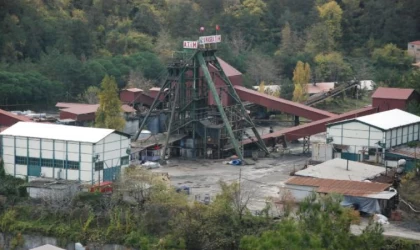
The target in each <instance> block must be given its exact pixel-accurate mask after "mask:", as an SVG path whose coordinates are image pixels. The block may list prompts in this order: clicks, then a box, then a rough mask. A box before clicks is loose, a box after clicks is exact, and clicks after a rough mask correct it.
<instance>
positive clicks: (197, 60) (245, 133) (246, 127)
mask: <svg viewBox="0 0 420 250" xmlns="http://www.w3.org/2000/svg"><path fill="white" fill-rule="evenodd" d="M215 53H216V50H215V49H205V48H201V49H198V50H193V51H191V50H190V52H182V53H178V54H177V56H176V58H175V60H174V61H173V62H172V63H171V64H170V65H169V66H168V77H167V79H166V80H165V82H164V84H163V86H162V87H161V89H160V92H159V93H158V95H157V96H156V98H155V100H154V102H153V104H152V106H151V107H150V109H149V110H148V112H147V114H146V116H145V118H144V119H143V121H142V123H141V125H140V127H139V130H138V132H137V134H136V135H135V136H134V141H136V140H137V138H138V137H139V134H140V133H141V131H142V129H143V128H144V127H145V125H146V123H147V119H148V118H149V117H150V115H151V114H156V113H162V112H163V113H165V114H167V116H168V117H169V119H168V120H167V132H166V140H165V143H164V146H163V151H162V154H163V156H165V153H166V152H167V151H166V149H167V148H168V146H169V145H168V144H169V141H170V137H171V136H173V135H178V136H179V135H185V136H186V137H188V138H192V139H193V141H194V146H193V148H194V157H198V158H207V157H209V154H208V152H209V151H210V152H211V154H210V155H211V157H212V158H222V157H224V156H226V153H227V152H229V150H234V151H235V153H236V155H237V156H238V158H240V159H242V160H243V159H244V153H243V147H242V143H241V141H242V140H243V139H244V138H247V139H248V138H255V139H253V140H254V142H255V144H256V145H257V146H258V147H259V149H260V150H262V151H263V152H265V153H266V154H269V152H268V150H267V148H266V146H265V144H264V142H263V141H262V139H261V137H260V135H259V133H258V131H257V129H256V128H255V124H254V123H253V121H252V120H251V118H250V117H249V115H248V113H247V111H246V109H245V107H244V105H243V104H242V102H241V100H240V99H239V96H238V95H237V93H236V92H235V89H234V88H233V85H232V83H231V82H230V80H229V78H228V77H227V76H226V74H225V72H224V71H223V69H222V67H221V66H220V63H219V61H218V59H217V57H216V55H215ZM210 65H212V66H213V67H214V68H215V69H216V70H217V73H218V74H219V75H220V78H221V79H222V80H223V83H224V86H217V87H216V85H215V83H214V82H213V79H212V77H211V74H210V72H209V66H210ZM210 94H211V95H212V96H213V98H214V101H215V105H209V103H208V98H209V95H210ZM221 95H228V96H229V98H231V100H232V102H233V104H232V105H229V106H223V103H222V101H221ZM161 159H164V157H161Z"/></svg>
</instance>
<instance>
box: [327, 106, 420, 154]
mask: <svg viewBox="0 0 420 250" xmlns="http://www.w3.org/2000/svg"><path fill="white" fill-rule="evenodd" d="M419 130H420V117H418V116H416V115H413V114H410V113H408V112H405V111H402V110H399V109H393V110H389V111H384V112H380V113H376V114H372V115H367V116H362V117H358V118H354V119H350V120H345V121H340V122H335V123H330V124H327V142H328V143H333V144H334V145H338V146H339V148H340V149H342V150H343V151H342V154H341V157H342V158H346V159H350V160H356V161H360V160H362V159H364V158H361V155H365V154H367V153H368V152H369V149H378V150H379V149H381V150H382V149H384V150H387V149H390V148H392V147H395V146H398V145H402V144H406V143H408V142H411V141H417V140H419V139H420V138H419ZM363 157H364V156H363Z"/></svg>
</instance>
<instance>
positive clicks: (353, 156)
mask: <svg viewBox="0 0 420 250" xmlns="http://www.w3.org/2000/svg"><path fill="white" fill-rule="evenodd" d="M341 159H345V160H350V161H359V154H354V153H346V152H343V153H341Z"/></svg>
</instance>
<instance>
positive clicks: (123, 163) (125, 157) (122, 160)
mask: <svg viewBox="0 0 420 250" xmlns="http://www.w3.org/2000/svg"><path fill="white" fill-rule="evenodd" d="M128 163H129V158H128V156H124V157H121V165H128Z"/></svg>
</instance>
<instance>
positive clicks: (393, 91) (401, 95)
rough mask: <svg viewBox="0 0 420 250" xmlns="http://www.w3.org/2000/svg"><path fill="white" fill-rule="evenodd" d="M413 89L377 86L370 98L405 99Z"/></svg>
mask: <svg viewBox="0 0 420 250" xmlns="http://www.w3.org/2000/svg"><path fill="white" fill-rule="evenodd" d="M413 91H414V89H401V88H384V87H379V88H378V89H376V91H375V93H373V95H372V98H382V99H394V100H407V99H408V98H409V97H410V95H411V94H412V93H413Z"/></svg>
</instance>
